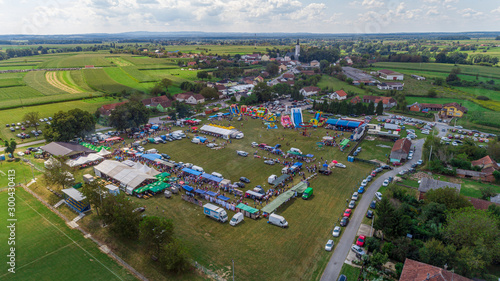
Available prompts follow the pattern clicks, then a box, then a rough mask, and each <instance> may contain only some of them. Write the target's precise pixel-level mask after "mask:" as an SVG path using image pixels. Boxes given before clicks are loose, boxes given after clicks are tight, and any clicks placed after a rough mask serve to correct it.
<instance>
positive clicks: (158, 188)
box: [149, 182, 170, 192]
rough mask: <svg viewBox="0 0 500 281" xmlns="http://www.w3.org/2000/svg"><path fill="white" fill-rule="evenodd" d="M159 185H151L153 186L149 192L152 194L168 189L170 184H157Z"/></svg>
mask: <svg viewBox="0 0 500 281" xmlns="http://www.w3.org/2000/svg"><path fill="white" fill-rule="evenodd" d="M159 183H160V184H153V186H152V187H151V188H150V189H149V190H151V191H152V192H159V191H162V190H164V189H166V188H168V187H170V184H167V183H164V182H159Z"/></svg>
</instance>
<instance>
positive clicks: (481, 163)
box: [470, 155, 498, 167]
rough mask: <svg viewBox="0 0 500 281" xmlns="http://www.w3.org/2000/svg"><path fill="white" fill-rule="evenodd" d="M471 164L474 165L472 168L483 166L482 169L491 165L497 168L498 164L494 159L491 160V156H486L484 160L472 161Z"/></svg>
mask: <svg viewBox="0 0 500 281" xmlns="http://www.w3.org/2000/svg"><path fill="white" fill-rule="evenodd" d="M470 163H471V164H472V166H482V167H486V166H491V165H495V166H497V163H496V162H495V161H494V160H493V159H491V157H490V156H489V155H486V156H484V157H483V158H481V159H478V160H476V161H471V162H470ZM497 167H498V166H497Z"/></svg>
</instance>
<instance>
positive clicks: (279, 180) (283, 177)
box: [271, 174, 290, 185]
mask: <svg viewBox="0 0 500 281" xmlns="http://www.w3.org/2000/svg"><path fill="white" fill-rule="evenodd" d="M289 177H290V175H288V174H284V175H281V176H279V177H278V178H277V179H275V180H274V181H273V182H272V183H271V184H272V185H278V184H280V183H282V182H284V181H286V180H287V179H288V178H289Z"/></svg>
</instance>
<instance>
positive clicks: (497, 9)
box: [491, 6, 500, 13]
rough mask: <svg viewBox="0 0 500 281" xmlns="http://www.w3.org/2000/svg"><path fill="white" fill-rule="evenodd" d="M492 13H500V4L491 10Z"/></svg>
mask: <svg viewBox="0 0 500 281" xmlns="http://www.w3.org/2000/svg"><path fill="white" fill-rule="evenodd" d="M491 12H492V13H500V6H498V8H496V9H494V10H491Z"/></svg>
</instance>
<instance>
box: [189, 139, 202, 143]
mask: <svg viewBox="0 0 500 281" xmlns="http://www.w3.org/2000/svg"><path fill="white" fill-rule="evenodd" d="M191 142H192V143H196V144H199V143H200V142H201V141H200V139H199V138H194V139H192V140H191Z"/></svg>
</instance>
